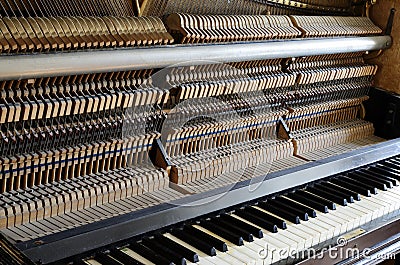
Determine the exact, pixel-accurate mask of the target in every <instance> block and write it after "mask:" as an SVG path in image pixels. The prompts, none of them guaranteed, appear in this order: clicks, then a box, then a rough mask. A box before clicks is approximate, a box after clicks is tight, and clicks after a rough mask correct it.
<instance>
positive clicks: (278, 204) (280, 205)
mask: <svg viewBox="0 0 400 265" xmlns="http://www.w3.org/2000/svg"><path fill="white" fill-rule="evenodd" d="M266 203H267V204H269V205H272V206H274V207H276V208H280V209H284V210H286V211H288V212H290V213H293V214H296V215H297V216H298V217H299V218H300V219H301V220H303V221H308V214H307V212H306V211H302V210H300V209H296V208H295V207H293V206H290V205H288V204H286V203H284V202H281V201H277V200H275V199H271V200H268V201H267V202H266Z"/></svg>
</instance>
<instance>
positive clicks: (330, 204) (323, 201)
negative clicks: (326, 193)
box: [295, 190, 336, 210]
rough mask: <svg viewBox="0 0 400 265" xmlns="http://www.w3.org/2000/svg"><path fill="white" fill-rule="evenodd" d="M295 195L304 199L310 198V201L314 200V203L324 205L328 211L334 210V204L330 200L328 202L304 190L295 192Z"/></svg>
mask: <svg viewBox="0 0 400 265" xmlns="http://www.w3.org/2000/svg"><path fill="white" fill-rule="evenodd" d="M295 193H297V194H300V195H302V196H304V197H306V198H310V199H312V200H314V201H316V202H319V203H323V204H326V205H327V206H328V208H329V210H336V203H334V202H333V201H331V200H328V199H325V198H323V197H321V196H317V195H315V194H312V193H309V192H306V191H305V190H296V192H295Z"/></svg>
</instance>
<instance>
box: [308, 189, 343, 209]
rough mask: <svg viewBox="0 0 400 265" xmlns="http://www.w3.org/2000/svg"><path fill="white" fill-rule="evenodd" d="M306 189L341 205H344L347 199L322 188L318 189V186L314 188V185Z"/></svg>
mask: <svg viewBox="0 0 400 265" xmlns="http://www.w3.org/2000/svg"><path fill="white" fill-rule="evenodd" d="M306 190H307V191H308V192H311V193H313V194H315V195H318V196H321V197H323V198H325V199H328V200H332V201H334V202H336V203H337V204H339V205H342V206H346V205H347V200H346V198H344V197H343V196H339V195H336V194H332V193H330V192H326V191H324V190H321V189H318V188H315V187H307V189H306Z"/></svg>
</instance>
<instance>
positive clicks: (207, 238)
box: [183, 225, 228, 252]
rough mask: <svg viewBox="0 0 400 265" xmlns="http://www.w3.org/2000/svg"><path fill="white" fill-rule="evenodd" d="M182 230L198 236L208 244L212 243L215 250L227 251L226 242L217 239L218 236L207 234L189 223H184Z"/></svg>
mask: <svg viewBox="0 0 400 265" xmlns="http://www.w3.org/2000/svg"><path fill="white" fill-rule="evenodd" d="M183 231H185V232H187V233H189V234H191V235H193V236H196V237H198V238H199V239H201V240H204V242H207V243H208V244H210V245H212V246H213V247H215V248H216V249H217V250H219V251H222V252H226V251H228V246H227V245H226V243H225V242H224V241H222V240H219V239H218V238H215V237H213V236H210V235H209V234H207V233H205V232H203V231H201V230H199V229H197V228H195V227H193V226H191V225H185V227H184V229H183Z"/></svg>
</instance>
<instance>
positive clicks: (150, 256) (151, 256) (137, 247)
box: [129, 242, 175, 265]
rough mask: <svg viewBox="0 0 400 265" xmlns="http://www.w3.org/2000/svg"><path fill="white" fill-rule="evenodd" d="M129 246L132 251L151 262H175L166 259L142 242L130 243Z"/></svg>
mask: <svg viewBox="0 0 400 265" xmlns="http://www.w3.org/2000/svg"><path fill="white" fill-rule="evenodd" d="M129 248H130V249H132V250H133V251H134V252H136V253H137V254H139V255H140V256H142V257H143V258H145V259H147V260H149V261H151V262H153V263H154V264H157V265H164V264H168V265H173V264H175V263H173V262H171V261H169V260H168V259H166V258H164V257H162V256H160V255H158V254H157V253H156V252H154V251H153V250H151V249H149V248H148V247H145V246H143V245H142V244H139V243H136V242H135V243H132V244H130V245H129Z"/></svg>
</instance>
